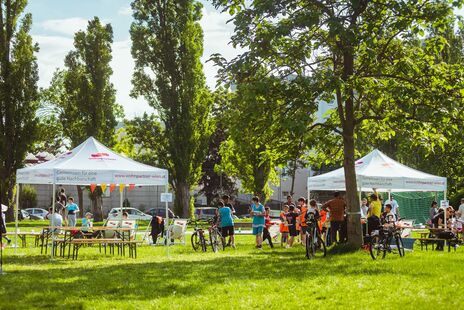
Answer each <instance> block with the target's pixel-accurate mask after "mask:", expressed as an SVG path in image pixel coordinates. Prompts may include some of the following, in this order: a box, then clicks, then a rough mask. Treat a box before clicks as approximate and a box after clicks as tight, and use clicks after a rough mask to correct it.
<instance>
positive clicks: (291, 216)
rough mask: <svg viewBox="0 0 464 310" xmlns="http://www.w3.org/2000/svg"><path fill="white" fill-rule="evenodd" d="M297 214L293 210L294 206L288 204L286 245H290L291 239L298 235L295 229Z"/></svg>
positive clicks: (291, 243)
mask: <svg viewBox="0 0 464 310" xmlns="http://www.w3.org/2000/svg"><path fill="white" fill-rule="evenodd" d="M298 216H299V214H298V212H296V211H295V206H294V205H291V206H289V209H288V213H287V216H286V218H287V221H288V231H289V233H290V238H289V239H288V246H289V247H291V246H292V245H293V241H294V240H295V237H296V236H298V231H297V230H296V219H297V218H298Z"/></svg>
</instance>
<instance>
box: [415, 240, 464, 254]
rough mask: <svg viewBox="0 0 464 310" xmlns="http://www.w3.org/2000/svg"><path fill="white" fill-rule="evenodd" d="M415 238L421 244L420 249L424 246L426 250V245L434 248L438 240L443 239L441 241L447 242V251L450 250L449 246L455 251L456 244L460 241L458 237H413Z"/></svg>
mask: <svg viewBox="0 0 464 310" xmlns="http://www.w3.org/2000/svg"><path fill="white" fill-rule="evenodd" d="M415 240H417V241H419V242H420V246H421V251H422V250H423V247H424V246H425V250H426V251H427V250H428V245H429V244H430V245H431V246H432V250H434V249H435V245H436V244H437V243H438V241H443V243H445V242H446V243H447V244H448V252H450V251H451V247H453V248H454V251H455V252H456V248H457V246H458V245H459V244H460V243H461V240H459V239H457V238H456V239H441V238H428V237H427V238H415Z"/></svg>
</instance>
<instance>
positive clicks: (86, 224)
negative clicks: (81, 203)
mask: <svg viewBox="0 0 464 310" xmlns="http://www.w3.org/2000/svg"><path fill="white" fill-rule="evenodd" d="M92 216H93V214H92V213H90V212H87V213H86V214H85V216H84V218H83V219H82V231H83V232H87V231H88V230H89V228H92V226H93V223H92Z"/></svg>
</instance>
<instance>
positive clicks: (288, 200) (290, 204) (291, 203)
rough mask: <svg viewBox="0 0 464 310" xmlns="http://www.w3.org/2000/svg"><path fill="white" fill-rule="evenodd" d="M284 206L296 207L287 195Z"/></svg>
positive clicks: (290, 196) (291, 198)
mask: <svg viewBox="0 0 464 310" xmlns="http://www.w3.org/2000/svg"><path fill="white" fill-rule="evenodd" d="M286 205H287V206H289V207H290V206H294V207H296V205H295V203H294V202H293V197H292V195H288V196H287V203H286Z"/></svg>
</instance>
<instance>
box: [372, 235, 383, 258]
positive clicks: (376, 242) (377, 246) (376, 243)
mask: <svg viewBox="0 0 464 310" xmlns="http://www.w3.org/2000/svg"><path fill="white" fill-rule="evenodd" d="M382 248H383V247H382V244H381V240H380V237H379V236H372V237H371V241H370V242H369V253H370V254H371V257H372V259H373V260H376V259H377V257H379V256H380V254H382V252H384V251H383V249H382ZM383 257H385V252H384V253H383Z"/></svg>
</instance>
